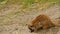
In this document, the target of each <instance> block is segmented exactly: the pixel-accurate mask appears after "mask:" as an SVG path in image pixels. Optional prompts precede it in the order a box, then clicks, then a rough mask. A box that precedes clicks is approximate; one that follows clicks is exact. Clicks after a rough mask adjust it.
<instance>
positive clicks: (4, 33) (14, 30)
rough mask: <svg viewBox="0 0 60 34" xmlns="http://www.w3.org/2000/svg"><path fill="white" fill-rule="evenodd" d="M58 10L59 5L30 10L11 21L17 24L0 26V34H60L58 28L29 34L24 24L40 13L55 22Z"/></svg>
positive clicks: (59, 14) (58, 15)
mask: <svg viewBox="0 0 60 34" xmlns="http://www.w3.org/2000/svg"><path fill="white" fill-rule="evenodd" d="M59 9H60V5H58V4H54V5H51V6H50V7H48V8H46V9H43V10H40V9H38V10H36V9H32V10H30V11H27V12H26V13H25V14H24V13H22V14H21V15H20V16H18V17H17V18H15V19H13V20H14V21H15V20H17V21H15V22H17V23H15V24H11V25H3V26H0V34H60V27H56V28H51V29H49V30H48V31H39V32H37V33H30V32H29V30H28V28H27V26H26V23H28V22H30V21H31V19H32V18H34V17H36V16H37V15H39V14H42V13H44V14H47V15H48V16H50V18H51V20H55V19H56V18H58V17H60V10H59ZM12 10H14V9H12ZM7 11H9V10H6V12H7ZM4 14H5V13H4Z"/></svg>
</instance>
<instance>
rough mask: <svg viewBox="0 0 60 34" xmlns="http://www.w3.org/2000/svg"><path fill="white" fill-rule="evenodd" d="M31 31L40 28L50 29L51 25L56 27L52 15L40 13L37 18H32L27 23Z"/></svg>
mask: <svg viewBox="0 0 60 34" xmlns="http://www.w3.org/2000/svg"><path fill="white" fill-rule="evenodd" d="M27 25H28V28H29V30H30V32H37V31H38V29H39V28H40V29H48V28H50V27H55V25H56V24H54V23H53V22H52V21H51V19H50V17H49V16H48V15H46V14H40V15H38V16H37V17H36V18H34V19H32V21H31V22H30V23H28V24H27Z"/></svg>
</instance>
